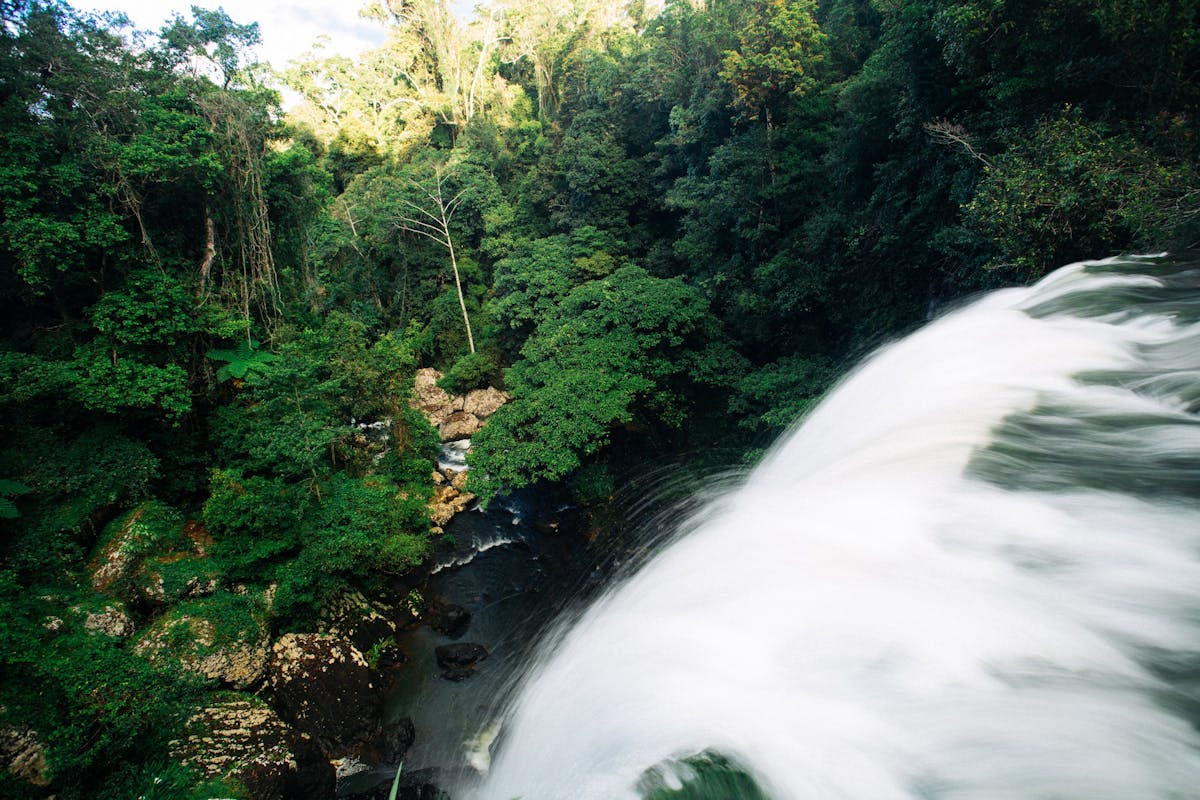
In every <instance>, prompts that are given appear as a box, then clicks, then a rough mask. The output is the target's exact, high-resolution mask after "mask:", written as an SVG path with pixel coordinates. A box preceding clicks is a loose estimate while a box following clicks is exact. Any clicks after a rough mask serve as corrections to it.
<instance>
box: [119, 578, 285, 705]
mask: <svg viewBox="0 0 1200 800" xmlns="http://www.w3.org/2000/svg"><path fill="white" fill-rule="evenodd" d="M269 641H270V639H269V633H268V629H267V622H266V615H265V612H264V609H263V606H262V604H261V598H257V597H253V596H247V595H241V596H239V595H232V594H228V593H223V594H222V595H218V596H215V597H214V598H211V599H205V600H199V601H192V602H189V603H185V604H181V605H180V606H178V607H176V608H175V609H173V610H172V611H170V612H168V613H166V614H163V615H162V616H160V617H159V618H158V619H156V620H155V621H154V623H153V624H152V625H151V626H150V627H149V628H147V629H146V632H145V633H143V634H142V636H141V638H140V639H139V640H138V642H137V644H136V645H135V646H134V652H135V653H137V654H138V655H141V656H143V657H144V658H147V659H149V660H150V661H151V662H153V663H156V664H160V665H170V666H178V667H180V668H182V669H185V670H188V671H189V672H193V673H195V674H197V675H200V676H201V677H204V678H208V679H210V680H218V681H220V682H221V683H224V684H226V685H227V686H232V687H234V688H237V689H245V688H249V687H251V686H254V685H256V684H258V683H259V682H261V681H262V680H263V678H264V676H265V674H266V667H267V659H268V649H267V648H268V644H269Z"/></svg>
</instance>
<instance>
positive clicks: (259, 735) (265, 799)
mask: <svg viewBox="0 0 1200 800" xmlns="http://www.w3.org/2000/svg"><path fill="white" fill-rule="evenodd" d="M171 751H172V755H173V757H174V758H175V759H177V760H178V761H179V762H181V763H182V764H183V765H184V766H186V767H189V768H191V769H193V770H195V771H196V772H199V773H200V774H201V775H203V776H205V777H206V778H209V779H216V780H220V781H222V782H223V783H225V784H227V785H228V786H230V788H232V789H233V790H234V792H235V793H236V794H237V795H240V796H243V797H248V798H251V800H283V799H284V798H322V800H324V798H328V797H332V796H333V793H334V779H333V769H332V767H331V766H330V765H329V763H328V762H327V761H324V760H323V759H321V758H320V757H319V756H318V755H317V754H316V752H315V750H314V748H313V747H312V744H311V742H309V741H308V740H306V739H304V738H303V737H301V736H299V735H297V734H296V733H295V732H294V731H292V730H291V729H290V728H289V727H288V726H287V724H286V723H284V721H283V720H282V719H280V718H279V715H278V714H276V713H275V711H274V710H273V709H272V708H271V707H270V706H269V705H267V704H266V703H265V702H263V701H262V700H260V699H259V698H257V697H253V696H251V695H244V694H236V693H233V692H221V693H218V694H216V695H214V696H213V698H212V702H210V703H209V705H208V706H206V707H205V708H204V709H202V710H200V711H199V712H197V713H196V714H194V715H193V716H192V717H191V719H189V720H188V723H187V725H186V727H185V731H184V735H183V737H182V738H180V739H177V740H175V741H173V742H172V743H171Z"/></svg>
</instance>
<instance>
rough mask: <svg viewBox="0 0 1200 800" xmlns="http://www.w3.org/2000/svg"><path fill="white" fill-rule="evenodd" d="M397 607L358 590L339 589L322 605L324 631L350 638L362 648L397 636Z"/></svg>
mask: <svg viewBox="0 0 1200 800" xmlns="http://www.w3.org/2000/svg"><path fill="white" fill-rule="evenodd" d="M395 615H396V614H395V609H394V608H392V607H391V606H388V605H386V604H384V603H381V602H379V601H368V600H367V598H366V597H364V596H363V595H362V594H361V593H359V592H350V591H347V592H340V593H338V594H336V595H334V596H333V597H332V598H330V599H329V600H328V601H326V603H325V606H324V607H323V608H322V609H321V631H322V632H323V633H329V634H332V635H334V636H340V637H343V638H346V639H349V640H350V641H351V642H352V643H353V644H354V646H355V647H357V648H358V649H359V650H360V651H361V652H364V653H365V652H367V651H368V650H370V649H371V648H372V647H374V646H375V645H376V644H378V643H379V642H382V641H384V640H385V639H388V638H390V637H392V636H395V634H396V630H397V625H396V622H395Z"/></svg>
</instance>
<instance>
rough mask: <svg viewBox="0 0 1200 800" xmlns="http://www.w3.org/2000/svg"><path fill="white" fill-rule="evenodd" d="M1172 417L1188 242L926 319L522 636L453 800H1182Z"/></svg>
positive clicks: (1198, 740)
mask: <svg viewBox="0 0 1200 800" xmlns="http://www.w3.org/2000/svg"><path fill="white" fill-rule="evenodd" d="M1198 412H1200V267H1198V266H1197V265H1196V264H1195V263H1188V262H1186V261H1183V260H1180V259H1173V258H1168V257H1130V258H1123V259H1110V260H1107V261H1101V262H1089V263H1085V264H1077V265H1072V266H1070V267H1066V268H1064V269H1062V270H1059V271H1058V272H1056V273H1054V274H1052V275H1050V276H1049V277H1047V278H1046V279H1044V280H1042V281H1041V282H1040V283H1038V284H1037V285H1036V286H1033V287H1031V288H1024V289H1010V290H1004V291H1001V292H997V293H994V294H991V295H988V296H987V297H985V298H983V299H981V300H979V301H977V302H975V303H973V304H972V305H970V306H967V307H965V308H962V309H960V310H957V311H954V312H952V313H950V314H947V315H946V316H944V317H942V318H941V319H939V320H937V321H935V322H933V323H932V324H930V325H928V326H927V327H925V328H924V329H922V330H920V331H918V332H917V333H915V334H913V335H911V336H909V337H907V338H905V339H903V340H901V341H899V342H897V343H895V344H892V345H890V346H888V347H885V348H883V349H881V350H880V351H878V352H877V353H875V354H874V355H873V356H871V357H870V358H868V359H867V360H866V361H865V362H864V363H863V364H862V365H860V366H859V367H858V368H857V369H855V370H854V371H853V372H852V373H851V374H849V375H848V376H847V377H846V378H844V379H843V380H842V381H841V383H840V384H839V385H838V386H837V387H836V388H835V389H834V390H833V391H832V392H831V393H830V394H829V395H828V396H827V397H826V399H825V400H824V401H823V402H822V403H821V404H820V405H819V406H818V407H817V408H815V409H814V410H813V411H812V413H811V414H810V415H809V416H808V417H807V418H806V419H804V420H803V421H802V423H801V424H799V425H798V426H797V427H796V428H795V429H794V430H793V431H792V432H790V433H789V434H788V435H787V436H785V437H783V439H782V440H781V442H780V443H779V444H778V445H777V446H776V448H775V449H774V450H773V451H772V453H771V454H769V455H768V457H767V458H766V459H765V461H764V462H763V463H762V464H761V465H760V466H759V467H758V468H756V469H755V470H754V471H753V472H752V473H750V474H749V475H748V476H747V477H746V479H745V480H744V482H743V483H742V484H741V485H740V486H739V487H738V488H736V489H735V490H733V491H731V492H729V493H728V494H726V495H725V496H723V497H722V498H720V499H718V500H715V501H710V502H708V503H706V504H705V505H704V506H703V507H702V508H698V509H696V510H695V511H694V512H693V513H692V515H691V516H690V518H689V519H687V520H686V521H685V522H683V523H682V524H681V525H680V527H679V530H678V532H677V533H676V534H675V536H674V537H672V538H671V540H670V542H669V544H668V545H667V546H666V547H664V548H663V549H662V550H661V551H660V552H659V553H658V555H656V556H655V557H653V558H652V559H651V560H650V561H649V563H647V564H646V565H645V566H644V567H642V568H641V569H640V570H639V571H637V572H636V573H635V574H634V575H632V576H630V577H629V578H628V579H626V580H625V581H623V582H622V583H621V584H620V585H618V586H616V587H615V588H614V589H612V590H611V591H610V592H609V593H608V594H606V595H605V596H604V597H603V598H601V599H600V600H599V601H597V602H596V603H595V604H594V605H593V606H592V607H591V608H590V609H589V610H587V611H586V612H584V613H583V614H582V615H581V616H580V617H579V618H577V619H575V620H573V621H572V622H571V624H570V627H569V628H564V630H562V631H561V632H560V633H559V635H557V636H553V637H551V638H550V639H549V640H548V642H547V643H546V645H545V647H544V648H543V652H542V655H541V657H540V658H539V659H538V660H537V661H536V662H535V663H534V664H533V665H532V666H531V668H530V670H529V672H528V674H527V675H526V676H525V678H524V681H523V685H522V687H521V689H520V691H519V692H517V693H516V695H515V700H513V702H512V704H511V706H510V707H509V708H508V709H507V710H506V711H505V713H504V715H503V717H502V724H501V728H500V734H499V736H498V737H497V742H496V746H495V748H494V752H493V758H492V762H491V765H490V768H489V770H488V772H487V774H486V775H485V776H483V777H482V778H480V779H479V780H478V781H477V782H475V783H473V784H471V785H467V786H462V787H458V788H459V791H457V792H456V793H455V796H456V797H457V796H465V797H474V798H487V799H488V800H512V799H513V798H518V797H520V798H524V800H549V799H551V798H563V799H564V800H566V799H567V798H570V799H571V800H580V799H583V798H639V797H654V798H665V797H725V798H728V797H763V796H765V797H769V798H777V799H785V798H865V799H866V800H892V799H893V798H897V799H898V798H931V799H932V798H936V799H937V800H943V799H944V800H983V799H984V798H987V799H988V800H992V799H993V798H1014V799H1016V798H1020V800H1030V799H1032V798H1047V799H1048V798H1058V799H1059V800H1062V799H1066V798H1079V799H1080V800H1106V799H1111V800H1151V799H1153V798H1162V799H1165V798H1185V797H1196V796H1198V793H1200V734H1198V733H1197V723H1198V722H1200V711H1198V708H1200V703H1198V702H1197V701H1198V689H1200V417H1198ZM714 775H715V776H718V777H720V776H724V778H722V779H723V780H725V781H726V782H725V783H724V784H722V785H723V786H725V787H727V788H726V789H724V790H710V791H709V792H708V793H707V794H706V793H705V790H704V784H705V782H706V781H711V780H715V778H714V777H713V776H714ZM730 776H732V777H730ZM731 786H741V787H743V788H742V789H737V790H735V789H729V788H728V787H731ZM747 787H748V788H747ZM689 792H690V793H689Z"/></svg>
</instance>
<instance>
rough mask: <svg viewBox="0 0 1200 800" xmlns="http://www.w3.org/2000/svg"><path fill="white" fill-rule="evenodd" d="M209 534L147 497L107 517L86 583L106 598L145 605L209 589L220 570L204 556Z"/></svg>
mask: <svg viewBox="0 0 1200 800" xmlns="http://www.w3.org/2000/svg"><path fill="white" fill-rule="evenodd" d="M211 544H212V537H211V536H209V534H208V532H207V531H206V530H205V529H204V528H203V526H201V525H199V524H198V523H196V522H194V521H185V519H184V516H183V514H181V513H180V512H178V511H177V510H175V509H173V508H171V507H170V506H168V505H166V504H165V503H161V502H159V501H157V500H152V501H150V502H148V503H143V504H142V505H140V506H138V507H137V508H135V509H133V510H132V511H130V512H129V513H127V514H125V515H123V516H121V517H119V518H118V519H116V520H115V521H113V522H112V523H111V524H110V525H109V526H108V527H107V528H105V529H104V533H103V534H102V535H101V537H100V541H99V543H98V544H97V545H96V549H95V551H94V552H93V554H92V558H91V561H90V564H89V569H90V572H91V577H92V587H93V588H94V589H95V590H96V591H98V592H101V593H103V594H106V595H108V596H109V597H113V598H117V599H120V600H125V601H129V602H141V603H145V604H149V605H151V606H164V605H169V604H171V603H173V602H175V601H177V600H180V599H182V598H185V597H200V596H203V595H205V594H211V593H212V592H214V591H215V590H216V589H217V587H218V586H219V585H220V574H219V573H218V571H217V569H216V567H215V566H214V565H213V563H212V562H211V561H210V560H209V559H208V558H207V555H208V548H209V545H211Z"/></svg>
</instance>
